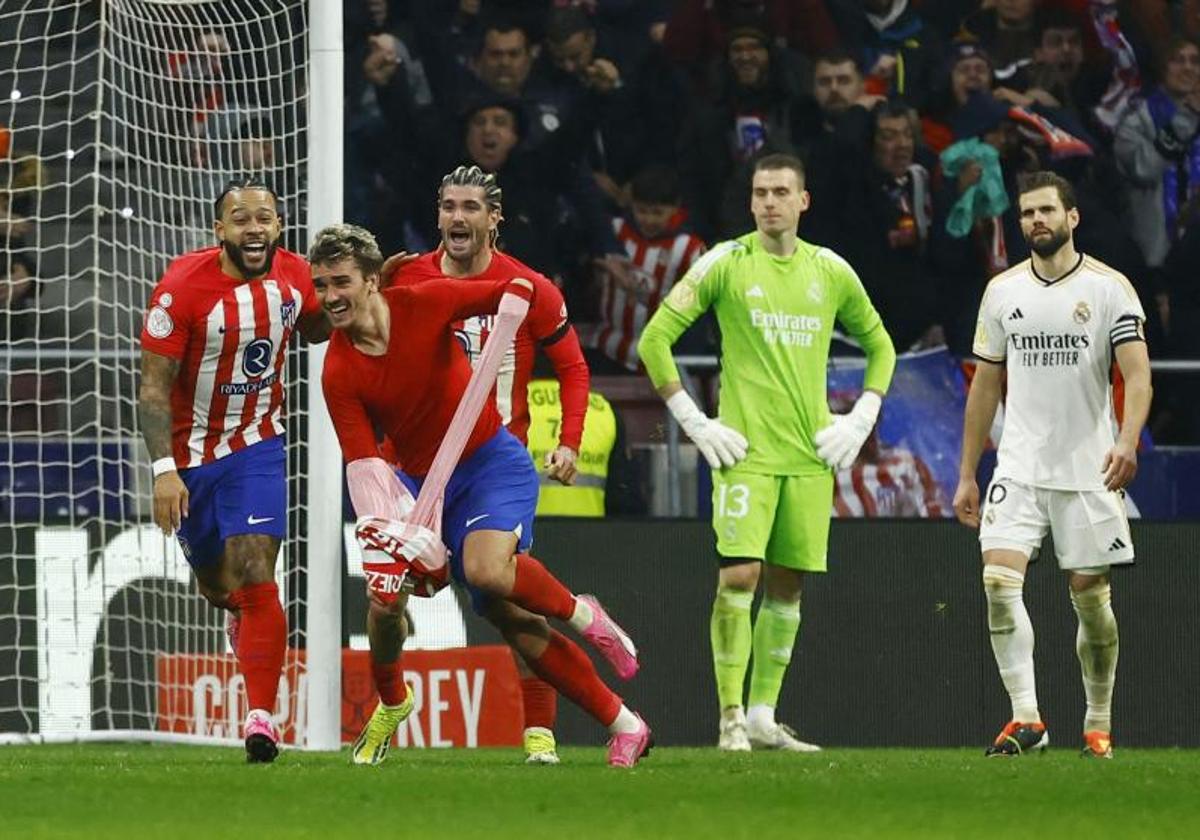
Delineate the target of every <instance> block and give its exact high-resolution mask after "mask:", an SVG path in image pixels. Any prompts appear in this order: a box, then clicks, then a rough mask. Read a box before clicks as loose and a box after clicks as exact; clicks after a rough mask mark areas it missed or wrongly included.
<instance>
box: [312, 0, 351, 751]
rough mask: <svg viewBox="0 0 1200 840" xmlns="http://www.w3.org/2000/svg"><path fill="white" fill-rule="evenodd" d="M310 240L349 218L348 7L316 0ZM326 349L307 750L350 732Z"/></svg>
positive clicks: (338, 474) (338, 486) (337, 464)
mask: <svg viewBox="0 0 1200 840" xmlns="http://www.w3.org/2000/svg"><path fill="white" fill-rule="evenodd" d="M308 9H309V19H308V28H309V31H308V61H309V72H308V79H309V82H308V85H309V88H308V240H309V241H310V242H311V241H312V239H313V237H314V236H315V235H316V233H317V232H318V231H319V230H321V228H323V227H325V226H326V225H329V224H332V223H334V222H340V221H341V220H342V188H343V184H342V148H343V133H342V74H343V72H344V71H343V45H342V26H343V22H342V4H341V3H340V2H338V0H309V6H308ZM325 347H326V345H324V344H314V345H311V346H309V347H308V350H307V354H308V383H309V385H308V486H307V491H306V492H307V494H308V498H307V499H306V503H307V504H306V506H307V517H308V519H307V521H308V533H307V535H306V539H307V544H306V545H305V553H306V557H307V563H306V565H307V567H308V587H307V588H308V598H307V601H308V610H307V624H308V626H307V628H306V632H305V639H306V641H307V645H308V649H307V654H306V668H307V673H308V687H307V690H308V726H307V737H306V739H305V746H306V747H307V748H308V749H312V750H337V749H339V748H340V747H341V732H342V722H341V716H342V590H341V587H342V546H341V539H342V454H341V453H342V451H341V447H339V446H338V442H337V436H336V435H335V434H334V431H333V422H332V421H331V420H330V418H329V412H328V411H327V410H326V408H325V397H324V395H323V394H322V392H321V369H322V366H323V364H324V360H325Z"/></svg>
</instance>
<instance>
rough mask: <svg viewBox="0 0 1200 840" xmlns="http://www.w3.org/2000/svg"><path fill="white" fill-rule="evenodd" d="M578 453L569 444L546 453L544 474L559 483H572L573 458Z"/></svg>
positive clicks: (573, 472)
mask: <svg viewBox="0 0 1200 840" xmlns="http://www.w3.org/2000/svg"><path fill="white" fill-rule="evenodd" d="M578 457H579V453H578V452H576V451H575V450H574V449H572V448H571V447H569V446H560V447H558V448H557V449H555V450H554V451H553V452H547V453H546V475H547V476H549V477H550V478H553V479H554V480H555V481H557V482H558V483H560V484H567V485H570V484H574V483H575V475H576V473H577V470H576V469H575V459H576V458H578Z"/></svg>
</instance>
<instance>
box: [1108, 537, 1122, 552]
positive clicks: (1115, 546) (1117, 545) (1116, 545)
mask: <svg viewBox="0 0 1200 840" xmlns="http://www.w3.org/2000/svg"><path fill="white" fill-rule="evenodd" d="M1122 548H1125V541H1124V540H1123V539H1121V538H1120V537H1117V538H1116V539H1115V540H1113V541H1112V545H1110V546H1109V547H1108V550H1109V551H1120V550H1121V549H1122Z"/></svg>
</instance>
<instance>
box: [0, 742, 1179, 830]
mask: <svg viewBox="0 0 1200 840" xmlns="http://www.w3.org/2000/svg"><path fill="white" fill-rule="evenodd" d="M562 754H563V764H562V765H560V766H558V767H526V766H525V765H523V764H522V763H521V762H520V753H519V751H517V750H475V751H411V752H396V751H394V752H393V753H392V755H391V757H390V758H389V759H388V761H387V763H386V764H385V765H384V766H382V767H379V768H370V767H352V766H350V765H349V763H348V760H349V758H348V754H347V753H345V752H343V753H342V754H341V755H321V754H308V753H299V752H287V753H285V754H284V755H283V756H282V757H281V758H280V760H279V761H278V762H277V763H276V764H275V765H274V766H269V767H266V766H246V765H245V764H243V763H242V762H241V755H240V754H239V753H238V752H235V751H232V750H225V749H210V748H199V747H177V746H160V745H140V744H139V745H107V744H106V745H86V746H39V747H0V836H3V837H6V838H27V837H120V838H131V837H167V838H172V840H173V838H185V837H204V838H206V839H207V840H211V838H224V837H234V836H237V837H245V838H257V837H263V838H269V837H321V838H330V837H358V838H363V840H377V838H384V837H414V838H426V837H430V838H442V837H445V838H458V837H487V838H506V837H514V838H515V837H520V838H539V837H544V838H554V839H555V840H557V838H565V839H566V840H579V838H585V837H586V838H592V837H597V838H599V837H604V838H609V837H613V838H616V837H648V838H653V840H662V838H671V837H683V838H706V837H716V838H723V840H730V838H738V837H746V838H755V840H762V838H769V837H807V836H811V837H823V838H824V837H851V836H859V837H896V836H908V837H930V836H943V837H976V836H1014V837H1015V836H1034V835H1040V836H1042V837H1054V836H1070V837H1073V838H1087V840H1091V838H1094V837H1102V836H1103V837H1108V836H1112V837H1182V836H1192V837H1196V836H1200V793H1197V791H1200V753H1197V752H1192V751H1173V750H1120V751H1119V752H1118V757H1117V759H1116V760H1115V761H1112V762H1098V761H1084V760H1081V759H1080V758H1079V757H1078V756H1077V755H1076V754H1075V753H1074V752H1073V751H1071V750H1067V749H1065V748H1064V749H1060V750H1052V751H1051V752H1049V753H1047V754H1046V755H1044V756H1031V757H1028V758H1023V759H1017V760H1000V759H992V760H984V759H983V757H982V756H981V754H980V751H979V750H838V749H831V750H827V751H826V752H824V753H821V754H819V755H780V754H766V753H755V754H753V755H723V754H719V753H718V752H717V751H716V750H715V749H705V750H699V749H680V748H674V749H656V750H655V751H654V753H653V755H651V756H650V757H649V758H648V759H646V761H645V763H644V764H643V765H641V766H639V768H638V769H636V770H635V771H633V772H622V771H617V770H610V769H609V768H607V767H605V766H603V759H604V754H603V752H602V751H601V750H599V749H585V748H577V749H566V750H563V751H562Z"/></svg>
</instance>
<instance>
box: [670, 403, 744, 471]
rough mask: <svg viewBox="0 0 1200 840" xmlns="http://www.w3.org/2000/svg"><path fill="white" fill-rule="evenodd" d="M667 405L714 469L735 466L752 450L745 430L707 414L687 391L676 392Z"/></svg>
mask: <svg viewBox="0 0 1200 840" xmlns="http://www.w3.org/2000/svg"><path fill="white" fill-rule="evenodd" d="M667 408H668V409H670V411H671V414H672V415H673V416H674V417H675V419H676V420H677V421H679V425H680V426H682V427H683V431H684V433H685V434H686V435H687V436H688V437H689V438H691V439H692V443H694V444H696V448H697V449H699V450H700V454H701V455H703V456H704V460H706V461H708V465H709V466H710V467H712V468H713V469H714V470H719V469H721V468H722V467H732V466H734V465H735V464H737V463H738V462H739V461H741V460H743V459H745V457H746V453H747V452H749V451H750V444H749V442H747V440H746V438H745V437H744V436H743V435H742V433H741V432H739V431H738V430H737V429H732V428H730V427H729V426H726V425H725V424H724V423H722V422H721V421H720V420H717V419H716V418H713V417H709V416H707V415H706V414H705V413H704V412H703V411H701V410H700V409H699V408H698V407H697V406H696V404H695V403H694V402H692V398H691V397H689V396H688V395H687V392H686V391H676V392H675V393H674V394H672V395H671V397H670V398H669V399H668V400H667Z"/></svg>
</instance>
